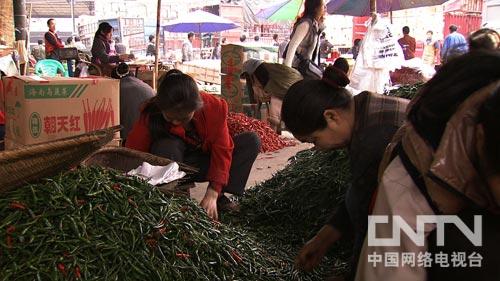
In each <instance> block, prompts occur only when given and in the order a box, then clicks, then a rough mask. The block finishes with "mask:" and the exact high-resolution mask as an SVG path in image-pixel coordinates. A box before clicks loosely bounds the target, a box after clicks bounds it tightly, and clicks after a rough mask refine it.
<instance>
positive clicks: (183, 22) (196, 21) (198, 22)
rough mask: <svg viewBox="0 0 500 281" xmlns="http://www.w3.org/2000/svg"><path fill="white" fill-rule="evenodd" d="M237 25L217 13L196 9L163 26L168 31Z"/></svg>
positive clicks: (210, 28) (222, 28)
mask: <svg viewBox="0 0 500 281" xmlns="http://www.w3.org/2000/svg"><path fill="white" fill-rule="evenodd" d="M237 27H239V25H237V24H235V23H234V22H232V21H230V20H228V19H226V18H223V17H219V16H217V15H214V14H211V13H207V12H205V11H202V10H197V11H194V12H192V13H189V14H186V15H184V16H182V17H180V18H178V19H176V20H173V21H171V22H169V23H167V24H166V25H165V26H163V28H164V29H165V30H166V31H169V32H198V33H201V32H218V31H224V30H229V29H233V28H237Z"/></svg>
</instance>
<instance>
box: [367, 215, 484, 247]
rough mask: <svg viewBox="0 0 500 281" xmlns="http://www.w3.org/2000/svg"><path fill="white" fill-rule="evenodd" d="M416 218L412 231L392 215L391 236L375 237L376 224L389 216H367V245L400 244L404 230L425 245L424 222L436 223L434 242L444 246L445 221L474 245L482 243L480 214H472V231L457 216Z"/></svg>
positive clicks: (400, 218)
mask: <svg viewBox="0 0 500 281" xmlns="http://www.w3.org/2000/svg"><path fill="white" fill-rule="evenodd" d="M416 219H417V220H416V227H417V230H416V231H414V229H413V227H411V226H410V225H409V224H408V223H407V222H406V221H405V220H404V219H403V218H402V217H401V216H392V238H377V237H376V227H377V224H387V223H389V216H386V215H375V216H368V246H400V245H401V232H404V233H405V234H406V235H407V236H408V238H409V239H410V240H411V241H413V243H415V245H417V246H419V247H423V246H424V245H425V231H424V226H425V224H435V225H436V236H437V237H436V238H437V239H436V240H437V241H436V244H437V246H444V236H445V233H444V232H445V231H444V229H445V224H447V223H448V224H454V225H455V226H456V227H457V228H458V229H459V230H460V231H461V232H462V234H463V235H464V236H465V237H467V239H469V241H470V242H471V243H472V244H473V245H474V246H478V247H480V246H482V244H483V235H482V234H483V233H482V228H483V220H482V216H479V215H476V216H474V231H473V230H471V229H470V228H469V227H467V225H466V224H465V223H464V222H463V221H462V220H461V219H460V218H459V217H458V216H452V215H419V216H417V217H416Z"/></svg>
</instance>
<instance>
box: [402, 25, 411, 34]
mask: <svg viewBox="0 0 500 281" xmlns="http://www.w3.org/2000/svg"><path fill="white" fill-rule="evenodd" d="M403 34H404V35H408V34H410V27H408V26H403Z"/></svg>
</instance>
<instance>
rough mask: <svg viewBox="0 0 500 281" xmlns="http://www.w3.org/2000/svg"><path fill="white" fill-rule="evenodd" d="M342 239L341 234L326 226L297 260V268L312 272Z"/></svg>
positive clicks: (308, 243)
mask: <svg viewBox="0 0 500 281" xmlns="http://www.w3.org/2000/svg"><path fill="white" fill-rule="evenodd" d="M339 238H340V232H339V231H338V230H337V229H335V228H334V227H333V226H331V225H325V226H323V228H321V230H320V231H319V232H318V233H317V234H316V236H314V237H313V238H312V239H311V240H309V241H308V242H307V243H306V244H305V245H304V246H303V247H302V249H301V250H300V252H299V254H298V256H297V257H296V258H295V267H296V268H298V269H302V270H305V271H311V270H313V269H314V268H315V267H316V266H318V265H319V263H320V262H321V260H322V259H323V257H324V256H325V254H326V252H327V251H328V249H330V247H331V246H332V245H333V243H335V242H336V241H337V240H338V239H339Z"/></svg>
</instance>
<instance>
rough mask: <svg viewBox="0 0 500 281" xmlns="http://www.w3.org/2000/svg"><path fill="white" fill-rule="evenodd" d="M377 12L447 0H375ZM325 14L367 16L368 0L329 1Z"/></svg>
mask: <svg viewBox="0 0 500 281" xmlns="http://www.w3.org/2000/svg"><path fill="white" fill-rule="evenodd" d="M376 1H377V12H378V13H387V12H391V11H397V10H405V9H412V8H419V7H427V6H435V5H441V4H443V3H444V2H446V1H448V0H419V1H416V0H376ZM327 12H328V13H329V14H335V15H347V16H357V17H361V16H369V15H370V0H330V2H328V4H327Z"/></svg>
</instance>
